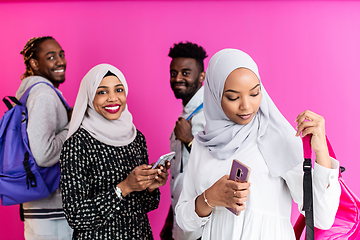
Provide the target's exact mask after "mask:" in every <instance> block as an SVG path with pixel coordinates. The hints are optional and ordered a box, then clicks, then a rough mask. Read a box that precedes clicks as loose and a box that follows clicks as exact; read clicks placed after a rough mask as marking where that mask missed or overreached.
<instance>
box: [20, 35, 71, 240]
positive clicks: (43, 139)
mask: <svg viewBox="0 0 360 240" xmlns="http://www.w3.org/2000/svg"><path fill="white" fill-rule="evenodd" d="M20 54H22V55H23V57H24V63H25V66H26V71H25V73H24V74H23V75H22V77H21V79H22V82H21V84H20V87H19V89H18V91H17V92H16V97H17V98H20V97H21V95H22V94H23V93H24V92H25V91H26V89H27V88H29V87H30V86H31V85H33V84H34V83H36V82H47V83H50V84H52V85H53V86H54V87H55V88H56V90H57V91H59V90H58V87H59V85H60V84H61V83H63V82H64V81H65V70H66V60H65V55H64V50H63V49H62V48H61V46H60V45H59V43H58V42H57V41H56V40H55V39H53V38H52V37H39V38H32V39H30V40H29V41H28V42H27V43H26V45H25V47H24V49H23V50H22V51H21V52H20ZM59 92H60V91H59ZM26 107H27V110H28V126H27V133H28V137H29V144H30V150H31V152H32V154H33V156H34V158H35V161H36V163H37V164H38V165H39V166H40V167H50V166H52V165H54V164H56V163H57V162H58V161H59V158H60V152H61V149H62V145H63V143H64V141H65V139H66V135H67V132H68V125H69V120H70V116H71V112H67V110H66V108H65V107H64V105H63V103H62V101H61V100H60V98H59V96H58V95H57V94H56V93H55V91H54V90H53V89H52V88H51V87H49V86H48V85H47V84H38V85H36V86H35V87H33V88H32V89H31V90H30V93H29V95H28V99H27V102H26ZM23 210H24V220H25V221H24V223H25V239H26V240H33V239H64V240H65V239H71V236H72V229H71V228H70V227H69V225H68V224H67V221H66V219H65V216H64V213H63V210H62V200H61V191H60V189H57V190H55V191H54V192H53V193H51V194H50V195H49V196H48V197H46V198H43V199H39V200H36V201H32V202H27V203H24V204H23Z"/></svg>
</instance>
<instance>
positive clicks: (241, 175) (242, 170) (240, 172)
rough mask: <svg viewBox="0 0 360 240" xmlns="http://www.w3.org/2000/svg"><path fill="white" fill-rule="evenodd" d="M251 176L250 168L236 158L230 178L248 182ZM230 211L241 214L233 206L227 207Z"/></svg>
mask: <svg viewBox="0 0 360 240" xmlns="http://www.w3.org/2000/svg"><path fill="white" fill-rule="evenodd" d="M249 176H250V168H249V167H248V166H246V165H245V164H243V163H241V162H240V161H238V160H236V159H234V160H233V163H232V166H231V171H230V177H229V179H230V180H234V181H235V182H247V181H248V180H249ZM227 209H228V210H230V212H232V213H234V214H235V215H236V216H238V215H239V214H240V212H239V211H235V210H234V209H232V208H227Z"/></svg>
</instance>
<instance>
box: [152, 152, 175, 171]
mask: <svg viewBox="0 0 360 240" xmlns="http://www.w3.org/2000/svg"><path fill="white" fill-rule="evenodd" d="M174 156H175V152H170V153H167V154H164V155H162V156H161V157H160V158H159V159H158V160H157V161H156V163H155V164H154V165H153V166H152V168H156V167H157V166H158V165H162V166H163V167H165V162H166V161H169V162H170V161H171V160H172V159H173V157H174Z"/></svg>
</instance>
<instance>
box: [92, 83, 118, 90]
mask: <svg viewBox="0 0 360 240" xmlns="http://www.w3.org/2000/svg"><path fill="white" fill-rule="evenodd" d="M121 86H124V85H123V84H122V83H119V84H117V85H115V87H121ZM99 88H109V87H108V86H98V89H99Z"/></svg>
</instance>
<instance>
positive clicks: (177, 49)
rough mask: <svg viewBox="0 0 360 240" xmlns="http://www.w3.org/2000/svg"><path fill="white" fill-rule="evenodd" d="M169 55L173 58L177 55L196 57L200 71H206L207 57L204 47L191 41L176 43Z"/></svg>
mask: <svg viewBox="0 0 360 240" xmlns="http://www.w3.org/2000/svg"><path fill="white" fill-rule="evenodd" d="M168 56H169V57H171V58H172V59H174V58H177V57H183V58H194V59H195V60H196V63H197V65H198V67H199V70H200V72H203V71H204V59H205V58H206V57H207V55H206V52H205V49H204V48H203V47H201V46H198V45H197V44H196V43H191V42H186V43H183V42H180V43H178V44H174V47H172V48H170V51H169V55H168Z"/></svg>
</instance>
